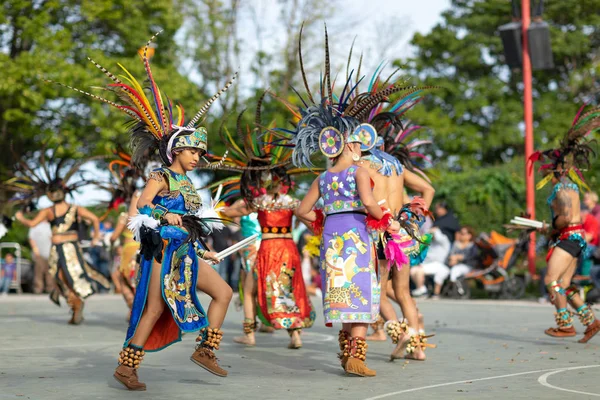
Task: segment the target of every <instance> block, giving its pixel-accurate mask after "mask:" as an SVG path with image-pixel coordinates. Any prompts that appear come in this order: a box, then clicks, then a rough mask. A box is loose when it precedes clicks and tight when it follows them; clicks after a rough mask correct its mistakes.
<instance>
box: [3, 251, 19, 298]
mask: <svg viewBox="0 0 600 400" xmlns="http://www.w3.org/2000/svg"><path fill="white" fill-rule="evenodd" d="M13 279H17V263H16V262H15V257H14V256H13V255H12V254H11V253H8V254H6V256H5V257H4V263H2V268H0V293H2V297H6V296H8V291H9V290H10V284H11V282H12V281H13Z"/></svg>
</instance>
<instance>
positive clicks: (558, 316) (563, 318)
mask: <svg viewBox="0 0 600 400" xmlns="http://www.w3.org/2000/svg"><path fill="white" fill-rule="evenodd" d="M554 319H555V320H556V327H555V328H554V327H553V328H548V329H546V330H545V331H544V333H545V334H546V335H548V336H552V337H571V336H575V335H576V334H577V332H576V331H575V327H574V326H573V317H572V313H571V312H570V311H569V310H565V311H561V312H556V313H554Z"/></svg>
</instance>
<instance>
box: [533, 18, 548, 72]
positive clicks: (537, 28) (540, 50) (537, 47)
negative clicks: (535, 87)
mask: <svg viewBox="0 0 600 400" xmlns="http://www.w3.org/2000/svg"><path fill="white" fill-rule="evenodd" d="M527 38H528V39H529V57H530V58H531V67H532V68H533V69H534V70H536V69H552V68H554V58H553V57H552V44H551V43H550V29H549V27H548V24H547V23H545V22H544V21H539V22H531V25H529V29H528V30H527Z"/></svg>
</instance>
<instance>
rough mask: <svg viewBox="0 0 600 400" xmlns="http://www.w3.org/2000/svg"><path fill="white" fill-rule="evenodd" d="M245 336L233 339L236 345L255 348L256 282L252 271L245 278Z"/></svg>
mask: <svg viewBox="0 0 600 400" xmlns="http://www.w3.org/2000/svg"><path fill="white" fill-rule="evenodd" d="M243 288H244V336H238V337H235V338H233V341H234V342H236V343H241V344H245V345H248V346H254V345H255V344H256V339H255V337H254V332H255V328H256V326H255V324H256V295H255V292H256V282H255V280H254V274H253V272H252V271H250V272H248V273H246V277H245V278H244V284H243Z"/></svg>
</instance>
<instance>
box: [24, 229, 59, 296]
mask: <svg viewBox="0 0 600 400" xmlns="http://www.w3.org/2000/svg"><path fill="white" fill-rule="evenodd" d="M28 239H29V246H31V251H32V252H33V262H34V275H33V293H35V294H41V293H50V292H51V291H52V290H53V289H54V286H55V285H56V283H55V282H54V279H53V278H52V275H50V272H48V269H49V268H50V267H49V265H48V258H50V249H51V248H52V228H51V227H50V223H49V222H48V221H43V222H41V223H39V224H38V225H36V226H34V227H33V228H29V234H28Z"/></svg>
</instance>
